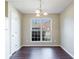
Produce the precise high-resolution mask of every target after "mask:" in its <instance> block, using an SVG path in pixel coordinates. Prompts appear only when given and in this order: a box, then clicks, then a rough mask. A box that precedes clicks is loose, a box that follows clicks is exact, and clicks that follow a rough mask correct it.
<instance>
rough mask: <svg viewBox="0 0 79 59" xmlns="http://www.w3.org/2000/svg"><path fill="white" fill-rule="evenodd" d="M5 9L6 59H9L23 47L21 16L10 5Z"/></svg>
mask: <svg viewBox="0 0 79 59" xmlns="http://www.w3.org/2000/svg"><path fill="white" fill-rule="evenodd" d="M6 3H7V2H6ZM5 7H6V8H5V10H6V11H5V13H6V15H5V16H6V18H5V20H6V22H5V25H6V59H9V57H10V56H11V54H12V53H14V52H15V51H16V50H18V49H19V48H20V47H21V14H20V13H19V12H18V10H16V9H15V8H14V7H13V6H12V5H11V4H10V3H9V4H8V3H7V6H5Z"/></svg>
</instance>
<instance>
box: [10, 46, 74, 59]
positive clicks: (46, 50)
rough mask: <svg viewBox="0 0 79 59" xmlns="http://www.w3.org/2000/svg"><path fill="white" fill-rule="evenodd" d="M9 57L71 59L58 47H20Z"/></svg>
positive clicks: (12, 58) (17, 58)
mask: <svg viewBox="0 0 79 59" xmlns="http://www.w3.org/2000/svg"><path fill="white" fill-rule="evenodd" d="M10 59H73V58H71V56H69V55H68V54H67V53H66V52H65V51H64V50H63V49H61V48H60V47H22V48H21V49H20V50H18V51H17V52H16V53H15V54H13V55H12V56H11V58H10Z"/></svg>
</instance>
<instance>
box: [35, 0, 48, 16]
mask: <svg viewBox="0 0 79 59" xmlns="http://www.w3.org/2000/svg"><path fill="white" fill-rule="evenodd" d="M39 6H40V7H39V9H37V10H36V11H35V13H36V16H37V17H39V16H41V15H44V16H47V15H48V13H47V12H43V10H42V0H40V4H39Z"/></svg>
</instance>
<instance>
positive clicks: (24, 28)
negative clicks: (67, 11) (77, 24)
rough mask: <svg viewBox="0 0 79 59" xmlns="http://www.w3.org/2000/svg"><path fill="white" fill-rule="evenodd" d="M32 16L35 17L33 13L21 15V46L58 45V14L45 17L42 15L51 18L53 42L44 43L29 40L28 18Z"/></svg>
mask: <svg viewBox="0 0 79 59" xmlns="http://www.w3.org/2000/svg"><path fill="white" fill-rule="evenodd" d="M32 18H36V17H35V15H32V14H27V15H24V16H23V19H22V21H21V22H22V45H23V46H29V45H30V46H37V45H38V46H39V45H40V46H54V45H59V43H60V37H59V15H58V14H51V15H49V16H47V17H44V16H42V18H51V19H52V21H53V22H52V34H53V35H52V37H53V39H52V40H53V42H51V43H49V42H48V43H47V42H46V43H44V42H35V43H32V42H30V20H31V19H32Z"/></svg>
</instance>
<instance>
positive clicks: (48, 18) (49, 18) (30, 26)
mask: <svg viewBox="0 0 79 59" xmlns="http://www.w3.org/2000/svg"><path fill="white" fill-rule="evenodd" d="M32 19H41V18H32ZM32 19H30V42H52V41H53V39H52V37H53V36H52V19H51V18H42V19H49V20H50V21H51V23H50V25H51V40H50V41H42V36H41V40H40V41H32ZM41 30H42V29H41Z"/></svg>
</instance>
